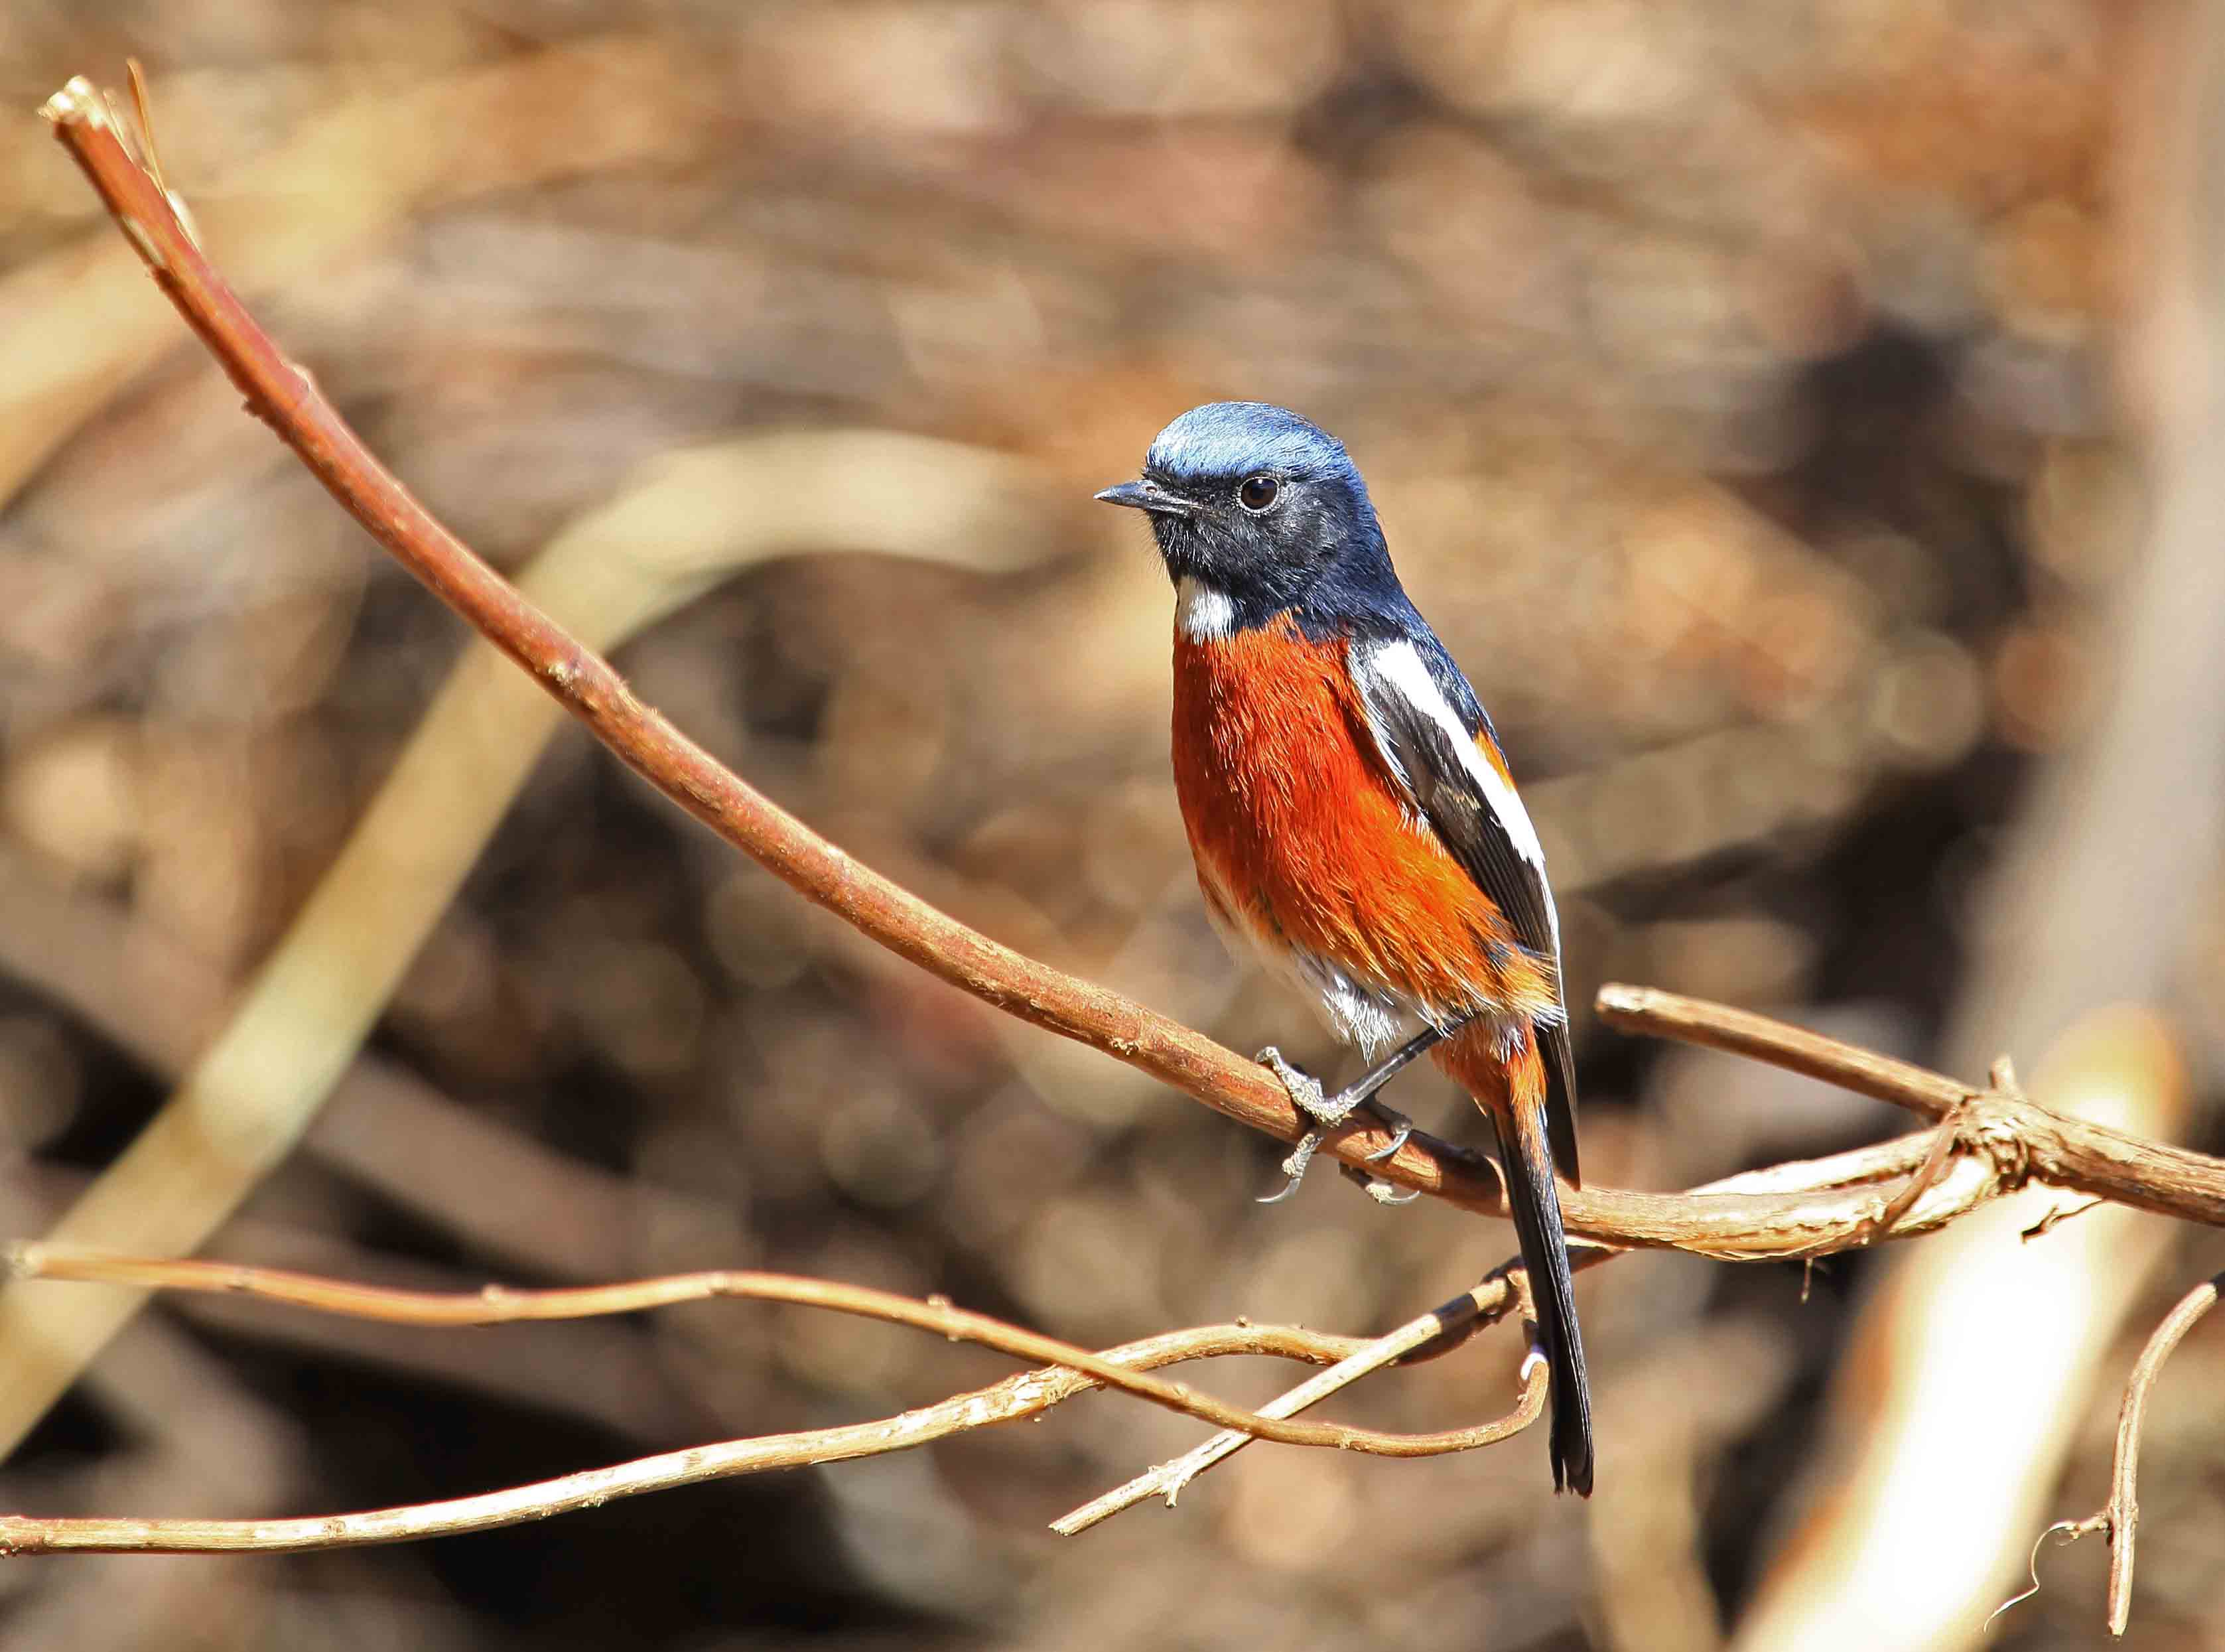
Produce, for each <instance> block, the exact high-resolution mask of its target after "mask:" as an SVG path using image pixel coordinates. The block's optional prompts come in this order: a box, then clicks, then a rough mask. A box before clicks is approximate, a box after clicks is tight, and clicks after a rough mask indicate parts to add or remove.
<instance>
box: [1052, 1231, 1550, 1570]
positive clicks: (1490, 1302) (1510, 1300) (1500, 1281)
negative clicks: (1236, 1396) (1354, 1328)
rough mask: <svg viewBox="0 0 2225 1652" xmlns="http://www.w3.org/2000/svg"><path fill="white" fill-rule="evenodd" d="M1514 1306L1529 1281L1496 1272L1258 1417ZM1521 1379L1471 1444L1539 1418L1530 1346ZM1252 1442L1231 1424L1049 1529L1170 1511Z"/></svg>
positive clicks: (1069, 1530) (1305, 1403)
mask: <svg viewBox="0 0 2225 1652" xmlns="http://www.w3.org/2000/svg"><path fill="white" fill-rule="evenodd" d="M1516 1306H1518V1307H1519V1308H1520V1310H1521V1312H1523V1313H1524V1315H1525V1316H1527V1315H1529V1314H1531V1313H1532V1312H1535V1310H1534V1309H1532V1308H1531V1306H1530V1303H1529V1281H1528V1280H1527V1278H1526V1277H1525V1275H1524V1274H1523V1273H1522V1271H1521V1270H1520V1269H1519V1268H1516V1269H1514V1270H1512V1272H1511V1273H1507V1272H1501V1273H1498V1274H1493V1275H1492V1276H1491V1277H1490V1278H1488V1279H1487V1280H1483V1281H1482V1283H1480V1284H1479V1285H1477V1286H1476V1287H1474V1289H1473V1290H1470V1291H1467V1292H1464V1293H1462V1294H1461V1295H1459V1296H1456V1297H1455V1298H1454V1299H1452V1300H1451V1301H1449V1302H1448V1303H1446V1304H1445V1305H1444V1306H1442V1307H1439V1308H1436V1309H1433V1310H1431V1311H1430V1312H1428V1313H1424V1314H1422V1315H1421V1316H1419V1317H1418V1318H1413V1319H1410V1320H1408V1321H1407V1322H1406V1323H1405V1324H1404V1325H1401V1326H1399V1327H1398V1330H1396V1331H1391V1333H1390V1334H1389V1335H1388V1336H1384V1337H1377V1338H1376V1339H1375V1340H1374V1341H1373V1342H1371V1343H1368V1344H1365V1345H1364V1346H1362V1347H1360V1348H1357V1349H1355V1350H1353V1351H1352V1352H1351V1353H1350V1354H1347V1356H1346V1357H1344V1358H1342V1359H1341V1360H1339V1361H1338V1362H1337V1363H1335V1364H1334V1365H1332V1366H1330V1367H1329V1368H1328V1369H1327V1370H1325V1371H1321V1372H1318V1373H1316V1374H1315V1376H1310V1377H1309V1378H1308V1379H1307V1380H1306V1381H1305V1382H1302V1383H1300V1384H1299V1385H1298V1386H1297V1387H1296V1388H1292V1389H1290V1391H1289V1392H1287V1393H1284V1394H1279V1395H1276V1396H1275V1398H1274V1399H1272V1400H1271V1401H1268V1402H1267V1403H1266V1404H1265V1405H1264V1406H1262V1407H1259V1414H1260V1415H1261V1416H1263V1417H1294V1416H1296V1414H1298V1413H1299V1412H1301V1411H1303V1410H1305V1409H1306V1408H1307V1407H1309V1406H1313V1405H1317V1404H1319V1403H1320V1402H1321V1401H1323V1400H1326V1399H1328V1396H1329V1395H1332V1394H1335V1393H1338V1392H1339V1391H1341V1390H1342V1389H1344V1388H1349V1387H1351V1386H1352V1384H1353V1383H1354V1382H1358V1381H1360V1378H1361V1377H1363V1376H1369V1375H1371V1374H1372V1373H1373V1372H1376V1371H1379V1370H1381V1369H1383V1368H1384V1367H1385V1366H1386V1365H1392V1364H1396V1363H1398V1361H1400V1360H1402V1359H1404V1357H1406V1356H1407V1355H1409V1354H1411V1353H1415V1352H1417V1351H1418V1350H1421V1349H1422V1348H1423V1347H1425V1346H1426V1345H1428V1344H1430V1343H1433V1342H1435V1341H1436V1340H1437V1339H1438V1338H1439V1337H1443V1336H1445V1335H1446V1334H1447V1333H1448V1331H1455V1330H1458V1329H1461V1328H1462V1327H1464V1326H1466V1325H1470V1324H1479V1323H1480V1324H1488V1323H1491V1322H1492V1321H1493V1320H1496V1319H1498V1318H1501V1317H1503V1316H1504V1315H1505V1314H1506V1312H1507V1311H1508V1309H1509V1308H1510V1307H1516ZM1520 1381H1521V1384H1522V1389H1521V1395H1520V1397H1519V1398H1518V1400H1517V1401H1515V1406H1514V1409H1513V1410H1512V1411H1511V1412H1509V1413H1508V1414H1506V1416H1504V1417H1501V1418H1499V1419H1497V1420H1494V1421H1492V1422H1488V1423H1484V1424H1481V1425H1480V1426H1477V1427H1476V1428H1474V1429H1472V1430H1467V1431H1464V1432H1465V1434H1466V1435H1467V1437H1470V1438H1472V1439H1473V1441H1474V1444H1475V1445H1496V1444H1497V1443H1498V1442H1499V1441H1500V1440H1502V1439H1512V1437H1513V1436H1514V1435H1516V1434H1518V1433H1521V1432H1522V1431H1523V1430H1524V1429H1525V1428H1527V1427H1528V1426H1530V1425H1531V1423H1533V1422H1535V1421H1537V1418H1538V1415H1539V1414H1541V1413H1542V1412H1543V1411H1544V1407H1545V1391H1546V1388H1547V1387H1548V1379H1547V1375H1546V1370H1545V1362H1544V1358H1543V1357H1541V1356H1540V1355H1538V1354H1537V1352H1536V1350H1531V1356H1530V1357H1528V1358H1526V1359H1525V1360H1524V1361H1523V1362H1522V1375H1521V1378H1520ZM1250 1443H1251V1440H1250V1438H1249V1437H1247V1436H1246V1435H1244V1434H1241V1433H1237V1432H1236V1431H1235V1430H1233V1429H1224V1430H1222V1431H1221V1432H1220V1433H1217V1434H1215V1435H1214V1436H1213V1437H1212V1438H1211V1439H1208V1440H1207V1441H1206V1442H1205V1443H1204V1444H1203V1445H1199V1446H1196V1447H1195V1449H1193V1450H1191V1451H1189V1452H1184V1453H1183V1454H1182V1456H1180V1457H1177V1458H1172V1459H1170V1460H1169V1461H1167V1462H1164V1463H1161V1464H1158V1465H1156V1466H1155V1467H1152V1468H1150V1469H1147V1470H1145V1471H1144V1472H1143V1473H1141V1474H1139V1475H1138V1476H1137V1477H1135V1478H1134V1479H1132V1480H1130V1481H1129V1482H1128V1483H1127V1484H1125V1485H1120V1486H1116V1487H1114V1488H1113V1489H1112V1490H1110V1491H1108V1492H1106V1493H1105V1495H1104V1496H1100V1497H1096V1498H1093V1499H1092V1500H1091V1501H1089V1502H1088V1503H1084V1504H1082V1505H1081V1508H1079V1509H1074V1510H1072V1511H1071V1512H1070V1513H1068V1514H1065V1515H1061V1516H1059V1518H1058V1519H1056V1520H1055V1521H1053V1522H1051V1523H1050V1528H1051V1530H1053V1531H1055V1532H1056V1533H1057V1534H1059V1535H1060V1536H1061V1537H1077V1536H1079V1535H1081V1534H1082V1533H1083V1532H1086V1531H1087V1530H1088V1529H1089V1528H1091V1527H1093V1526H1095V1525H1097V1524H1099V1523H1100V1522H1103V1521H1107V1520H1110V1519H1112V1516H1113V1515H1117V1514H1119V1513H1120V1512H1121V1511H1122V1510H1123V1509H1131V1508H1133V1507H1134V1506H1135V1505H1136V1504H1138V1503H1142V1502H1144V1500H1145V1499H1146V1498H1150V1497H1161V1496H1163V1497H1164V1498H1165V1499H1166V1500H1167V1507H1168V1508H1170V1509H1171V1508H1173V1507H1174V1506H1175V1503H1176V1499H1177V1498H1178V1497H1180V1496H1181V1495H1182V1489H1183V1488H1184V1487H1185V1486H1187V1485H1189V1483H1190V1482H1191V1481H1192V1480H1195V1478H1197V1477H1198V1476H1199V1475H1201V1474H1203V1473H1204V1472H1205V1471H1207V1470H1208V1469H1210V1468H1212V1467H1213V1466H1214V1465H1215V1464H1216V1463H1219V1462H1220V1461H1221V1460H1222V1459H1223V1458H1227V1457H1230V1456H1233V1454H1234V1453H1236V1452H1239V1451H1241V1450H1242V1449H1243V1448H1244V1447H1245V1446H1246V1445H1249V1444H1250Z"/></svg>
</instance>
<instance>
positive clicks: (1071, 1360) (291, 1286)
mask: <svg viewBox="0 0 2225 1652" xmlns="http://www.w3.org/2000/svg"><path fill="white" fill-rule="evenodd" d="M8 1261H9V1272H10V1277H12V1278H16V1279H45V1280H77V1281H79V1282H80V1283H85V1284H102V1285H123V1286H129V1287H133V1288H135V1289H138V1290H158V1291H191V1292H198V1293H207V1294H218V1295H237V1296H252V1297H259V1298H261V1299H264V1300H266V1301H271V1302H283V1303H286V1304H288V1305H289V1306H294V1307H297V1308H307V1309H309V1310H311V1311H312V1312H318V1313H334V1314H342V1315H345V1316H346V1317H348V1318H356V1319H378V1320H383V1321H384V1322H385V1323H387V1324H389V1325H428V1326H460V1325H510V1324H516V1323H517V1322H519V1321H521V1320H530V1319H585V1318H599V1317H600V1316H602V1315H605V1314H612V1313H635V1312H641V1311H643V1310H644V1309H648V1308H657V1307H669V1306H672V1305H674V1304H675V1303H681V1302H702V1301H707V1300H711V1299H716V1298H721V1297H730V1298H742V1299H749V1300H751V1301H758V1302H786V1303H790V1304H793V1305H794V1306H798V1307H808V1308H826V1309H827V1310H829V1311H831V1312H835V1313H848V1314H855V1315H857V1316H859V1318H867V1319H881V1320H885V1321H886V1322H888V1323H889V1324H891V1325H910V1326H911V1327H912V1328H913V1329H915V1330H918V1331H932V1332H934V1333H935V1335H936V1336H939V1337H948V1338H949V1339H950V1340H951V1341H953V1342H970V1343H978V1344H980V1345H981V1346H982V1347H984V1348H993V1349H995V1350H997V1351H998V1353H1001V1354H1011V1355H1012V1356H1014V1357H1017V1358H1019V1359H1030V1360H1039V1361H1041V1362H1043V1363H1046V1364H1050V1365H1058V1366H1063V1367H1065V1368H1066V1369H1068V1370H1071V1371H1074V1372H1077V1373H1080V1374H1081V1376H1086V1377H1087V1378H1088V1379H1089V1380H1090V1381H1091V1382H1093V1383H1095V1384H1096V1385H1098V1386H1100V1387H1104V1388H1118V1389H1119V1391H1120V1392H1122V1393H1124V1394H1130V1395H1134V1396H1135V1397H1136V1398H1137V1399H1139V1400H1148V1401H1151V1403H1152V1404H1154V1405H1160V1406H1164V1407H1167V1408H1168V1409H1169V1410H1170V1411H1180V1412H1183V1413H1186V1414H1189V1415H1190V1416H1193V1417H1195V1418H1198V1419H1199V1420H1201V1421H1204V1422H1209V1423H1214V1424H1217V1425H1218V1426H1220V1427H1223V1428H1233V1429H1235V1430H1237V1431H1238V1432H1239V1433H1244V1434H1248V1435H1251V1436H1252V1437H1253V1438H1255V1439H1271V1440H1274V1441H1276V1442H1277V1443H1278V1444H1281V1445H1327V1446H1333V1447H1334V1448H1336V1449H1337V1450H1339V1451H1347V1452H1365V1453H1366V1454H1368V1455H1371V1456H1377V1457H1434V1456H1437V1455H1440V1454H1442V1453H1443V1452H1448V1451H1457V1450H1462V1449H1465V1447H1463V1446H1461V1445H1450V1444H1448V1443H1447V1442H1448V1441H1449V1440H1451V1439H1455V1435H1454V1434H1448V1433H1433V1434H1394V1433H1383V1432H1381V1431H1380V1430H1378V1429H1373V1428H1354V1427H1349V1426H1346V1425H1345V1424H1343V1423H1328V1422H1290V1421H1286V1420H1283V1419H1281V1418H1277V1417H1268V1416H1263V1415H1261V1414H1258V1412H1254V1411H1247V1410H1246V1409H1245V1408H1244V1407H1241V1406H1232V1405H1228V1404H1227V1403H1225V1402H1223V1401H1219V1400H1216V1399H1214V1398H1213V1397H1212V1396H1211V1395H1201V1394H1195V1393H1193V1392H1192V1391H1191V1390H1190V1389H1189V1388H1186V1387H1184V1386H1183V1385H1182V1384H1181V1383H1179V1382H1162V1381H1160V1380H1159V1379H1158V1378H1157V1377H1155V1376H1144V1375H1143V1374H1141V1373H1139V1372H1138V1371H1136V1370H1134V1369H1131V1368H1129V1367H1128V1366H1126V1365H1124V1364H1122V1363H1120V1362H1119V1361H1117V1360H1113V1359H1109V1358H1107V1357H1105V1356H1103V1355H1101V1354H1095V1353H1092V1352H1091V1351H1090V1350H1088V1349H1086V1348H1081V1347H1077V1346H1076V1345H1075V1344H1072V1343H1069V1342H1062V1341H1061V1340H1060V1339H1059V1338H1057V1337H1046V1336H1044V1335H1043V1333H1042V1332H1040V1331H1029V1330H1027V1329H1025V1328H1024V1327H1022V1326H1019V1325H1007V1324H1006V1323H1005V1321H1003V1320H1001V1319H994V1318H990V1317H989V1316H988V1315H987V1314H986V1313H974V1312H970V1311H968V1310H967V1309H965V1308H960V1307H954V1306H951V1304H950V1303H948V1302H947V1301H944V1300H941V1299H929V1300H928V1301H925V1302H921V1301H917V1300H915V1299H912V1298H910V1297H908V1296H898V1295H897V1294H896V1293H894V1292H891V1291H876V1290H873V1289H872V1288H871V1287H867V1286H863V1285H840V1284H834V1283H832V1282H830V1281H828V1280H815V1279H806V1278H803V1277H802V1276H800V1275H797V1274H763V1273H752V1272H749V1271H746V1270H742V1269H736V1268H713V1269H709V1270H707V1271H705V1272H701V1273H695V1274H666V1275H662V1276H661V1277H658V1278H656V1279H645V1280H631V1281H630V1282H628V1283H626V1284H623V1285H590V1286H571V1287H559V1288H556V1289H554V1290H540V1291H520V1290H512V1289H510V1288H507V1287H502V1286H489V1287H487V1288H486V1289H485V1290H482V1291H471V1292H465V1293H453V1292H438V1291H413V1290H404V1289H399V1288H396V1287H390V1286H381V1285H357V1284H352V1283H350V1282H348V1281H346V1280H333V1279H326V1278H323V1277H322V1276H320V1275H318V1274H297V1273H294V1272H291V1271H289V1270H288V1269H285V1268H257V1267H251V1266H249V1265H247V1264H245V1263H240V1262H210V1261H168V1260H165V1259H162V1258H159V1257H149V1256H120V1255H114V1254H112V1253H109V1252H105V1251H97V1250H90V1249H77V1248H73V1247H69V1246H62V1245H47V1244H36V1243H30V1244H17V1245H14V1246H11V1247H10V1249H9V1253H8ZM1277 1334H1284V1333H1277ZM1287 1335H1289V1336H1304V1337H1311V1336H1312V1335H1313V1333H1309V1332H1290V1333H1287ZM1292 1345H1294V1344H1289V1343H1287V1342H1286V1343H1285V1344H1283V1345H1281V1346H1278V1347H1275V1348H1260V1349H1247V1350H1245V1351H1246V1352H1281V1351H1284V1349H1285V1348H1287V1347H1289V1346H1292ZM1305 1346H1306V1347H1308V1348H1309V1349H1310V1350H1315V1351H1319V1350H1326V1349H1328V1348H1331V1347H1334V1349H1335V1353H1334V1355H1332V1357H1342V1356H1344V1355H1347V1354H1348V1353H1350V1352H1351V1351H1352V1350H1353V1349H1354V1348H1356V1347H1358V1346H1360V1344H1358V1343H1357V1342H1356V1341H1353V1340H1351V1339H1319V1338H1317V1339H1315V1340H1314V1341H1312V1342H1310V1343H1308V1344H1305ZM1476 1443H1478V1444H1487V1443H1488V1442H1487V1441H1478V1442H1476ZM0 1547H4V1543H0Z"/></svg>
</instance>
